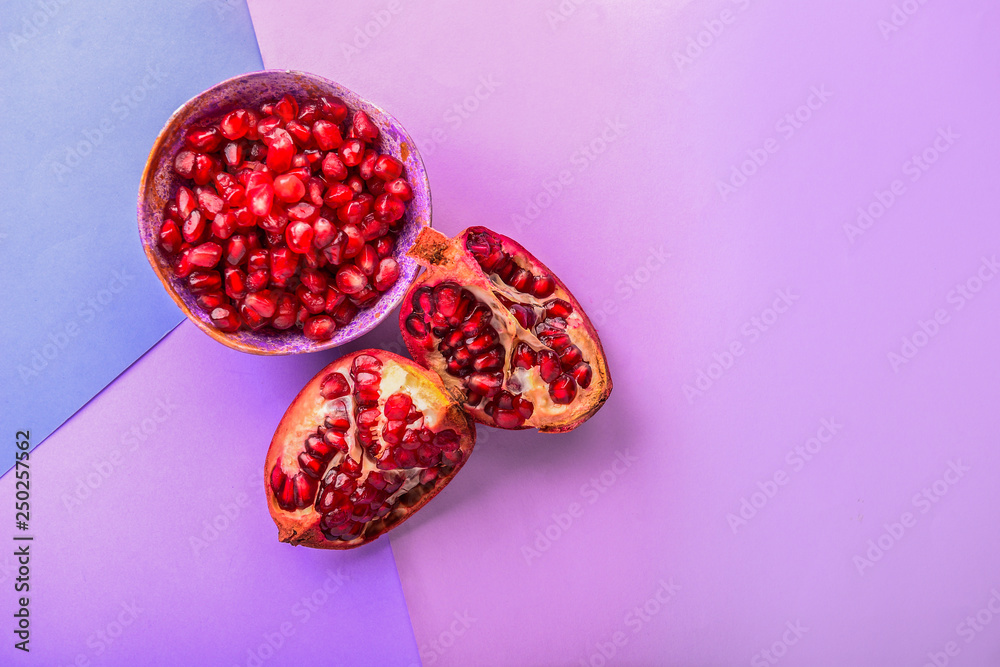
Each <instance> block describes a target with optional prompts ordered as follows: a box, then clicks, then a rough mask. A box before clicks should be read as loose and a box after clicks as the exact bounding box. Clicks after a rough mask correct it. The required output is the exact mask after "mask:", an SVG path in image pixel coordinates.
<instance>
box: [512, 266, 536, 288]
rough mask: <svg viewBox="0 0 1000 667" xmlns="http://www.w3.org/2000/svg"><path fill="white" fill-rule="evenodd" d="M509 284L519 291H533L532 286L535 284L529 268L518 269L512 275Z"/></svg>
mask: <svg viewBox="0 0 1000 667" xmlns="http://www.w3.org/2000/svg"><path fill="white" fill-rule="evenodd" d="M508 284H509V285H510V286H511V287H513V288H514V289H516V290H517V291H518V292H528V293H531V288H532V287H533V286H534V280H533V279H532V277H531V273H530V272H528V271H527V270H525V269H517V270H516V271H514V275H512V276H511V277H510V281H509V283H508Z"/></svg>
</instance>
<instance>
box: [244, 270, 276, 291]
mask: <svg viewBox="0 0 1000 667" xmlns="http://www.w3.org/2000/svg"><path fill="white" fill-rule="evenodd" d="M269 282H271V274H270V273H269V272H268V270H267V269H258V270H256V271H251V272H250V273H248V274H247V291H248V292H259V291H260V290H262V289H264V288H265V287H267V284H268V283H269Z"/></svg>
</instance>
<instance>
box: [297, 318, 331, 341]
mask: <svg viewBox="0 0 1000 667" xmlns="http://www.w3.org/2000/svg"><path fill="white" fill-rule="evenodd" d="M336 328H337V325H336V324H335V323H334V321H333V318H332V317H330V316H329V315H317V316H315V317H310V318H309V319H308V320H306V323H305V326H303V327H302V335H303V336H305V337H306V338H308V339H310V340H328V339H330V338H333V332H334V331H336Z"/></svg>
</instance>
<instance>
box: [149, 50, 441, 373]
mask: <svg viewBox="0 0 1000 667" xmlns="http://www.w3.org/2000/svg"><path fill="white" fill-rule="evenodd" d="M275 74H277V75H280V76H283V77H284V76H288V77H301V78H304V79H306V80H313V81H315V82H317V83H319V84H322V85H324V86H332V87H333V88H335V89H340V90H343V91H347V92H349V93H350V94H351V95H353V96H355V97H357V98H359V99H361V100H363V101H364V102H365V103H366V104H368V105H370V106H371V107H373V108H374V109H377V110H378V111H379V112H380V113H382V114H384V115H385V116H386V117H387V118H389V119H390V120H391V121H392V123H393V124H394V126H395V127H396V128H397V129H399V130H400V131H401V132H402V134H403V136H404V137H405V139H406V143H407V144H408V150H409V153H410V154H411V155H413V156H414V158H416V160H417V162H418V163H419V164H420V178H421V180H422V181H423V184H424V189H425V191H426V192H427V214H426V221H422V220H421V221H417V227H419V228H422V227H431V226H433V222H434V217H433V199H432V193H431V187H430V179H429V178H428V176H427V165H426V164H425V163H424V159H423V156H422V155H421V154H420V149H419V147H418V146H417V143H416V141H415V140H414V139H413V136H412V135H411V134H410V133H409V131H408V130H407V129H406V128H405V127H404V126H403V124H402V123H401V122H399V119H398V118H396V117H395V116H394V115H393V114H391V113H389V112H388V111H386V110H385V109H383V108H382V107H381V106H380V105H378V104H376V103H374V102H372V101H371V100H369V99H368V98H367V97H364V96H363V95H361V94H359V93H357V92H355V91H354V90H352V89H350V88H348V87H347V86H344V85H343V84H340V83H337V82H336V81H333V80H332V79H328V78H326V77H324V76H321V75H319V74H314V73H312V72H306V71H303V70H296V69H262V70H255V71H253V72H244V73H243V74H238V75H236V76H232V77H230V78H228V79H224V80H223V81H220V82H218V83H216V84H215V85H213V86H211V87H209V88H206V89H205V90H203V91H201V92H200V93H198V94H196V95H194V96H193V97H191V98H190V99H188V100H187V101H185V102H184V103H183V104H181V105H180V106H179V107H177V109H176V110H174V112H173V113H172V114H170V116H169V117H168V118H167V120H166V121H165V122H164V124H163V127H162V128H161V129H160V131H159V133H157V135H156V139H155V140H154V141H153V144H152V146H151V147H150V150H149V155H148V156H147V158H146V164H145V166H144V168H143V171H142V178H141V179H140V180H139V193H138V201H137V209H136V223H137V226H138V227H139V243H140V244H141V245H142V249H143V252H144V253H145V254H146V259H147V260H148V261H149V264H150V266H152V267H153V271H154V272H155V273H156V276H157V278H158V279H159V280H160V283H161V284H162V285H163V287H164V289H165V290H166V291H167V293H168V294H169V295H170V298H171V299H173V301H174V303H176V304H177V305H178V306H179V307H180V309H181V311H183V313H184V316H185V317H186V318H187V319H188V320H190V321H192V322H193V323H194V324H195V325H196V326H197V327H198V328H199V329H201V330H202V331H204V332H205V333H207V334H208V335H209V336H211V337H212V338H214V339H215V340H216V341H218V342H220V343H222V344H223V345H225V346H227V347H229V348H232V349H234V350H239V351H240V352H246V353H249V354H256V355H261V356H284V355H292V354H308V353H312V352H321V351H323V350H329V349H332V348H335V347H339V346H341V345H345V344H347V343H349V342H351V341H353V340H356V339H358V338H360V337H361V336H364V335H365V334H367V333H369V332H370V331H372V330H373V329H374V328H375V327H377V326H378V325H379V324H381V323H382V322H383V321H384V320H385V319H386V318H387V317H388V316H389V314H390V313H392V312H393V311H394V310H395V309H396V308H397V307H398V306H399V304H400V303H402V301H403V298H404V297H405V295H406V292H407V290H400V291H399V292H398V295H396V296H393V297H391V298H389V301H387V302H383V299H385V298H386V296H385V295H383V296H382V297H380V298H379V300H378V301H376V302H375V304H373V305H372V306H370V307H369V308H376V307H381V313H380V314H377V315H375V316H374V317H373V319H372V321H371V323H370V324H368V325H367V326H365V327H363V328H360V329H359V330H358V331H357V332H354V333H353V334H352V335H350V336H349V337H347V338H345V339H344V340H340V341H335V340H334V339H333V338H331V339H330V340H327V341H310V340H309V339H304V340H306V341H307V342H306V345H305V347H303V348H302V349H291V350H289V349H277V350H275V349H267V348H262V347H259V346H256V345H252V344H248V343H245V342H243V341H242V340H238V339H236V338H235V337H233V336H232V335H231V334H229V333H226V332H224V331H221V330H219V329H217V328H215V327H213V326H211V325H210V324H208V323H206V322H205V321H203V320H202V319H201V318H200V317H198V316H197V315H196V314H195V313H193V312H192V311H191V309H190V308H189V307H188V305H187V304H186V303H185V302H184V300H183V299H182V298H181V296H180V294H178V292H177V290H176V289H175V288H174V286H173V284H172V283H171V282H170V279H169V278H170V277H169V276H168V275H166V273H165V269H164V267H161V266H160V263H159V261H158V259H157V256H156V255H155V254H154V252H153V250H152V249H151V248H150V247H149V244H147V243H145V242H144V240H143V236H142V228H143V222H142V220H143V205H144V203H145V196H146V192H147V190H148V189H149V187H150V184H151V181H152V179H153V176H154V174H155V172H156V167H157V163H156V162H155V161H154V157H156V156H158V155H159V154H160V152H161V151H162V150H163V149H164V144H165V143H166V141H167V138H168V135H169V134H170V133H169V132H168V131H169V130H170V129H171V128H172V126H173V125H174V124H175V123H176V121H177V120H178V118H179V117H180V116H181V115H182V114H185V113H187V112H188V111H189V110H191V109H192V107H194V106H195V105H196V104H198V102H199V101H200V100H201V99H202V98H204V97H205V96H206V95H208V94H209V93H211V92H213V91H216V90H221V89H225V88H228V87H230V86H232V85H234V84H238V83H241V82H243V81H247V80H250V79H256V78H260V77H265V76H268V75H271V76H273V75H275ZM419 274H420V270H419V268H418V270H417V272H416V273H414V275H413V278H412V279H411V280H410V285H412V284H413V283H414V282H415V281H416V279H417V277H418V276H419ZM280 335H281V334H276V336H275V337H280Z"/></svg>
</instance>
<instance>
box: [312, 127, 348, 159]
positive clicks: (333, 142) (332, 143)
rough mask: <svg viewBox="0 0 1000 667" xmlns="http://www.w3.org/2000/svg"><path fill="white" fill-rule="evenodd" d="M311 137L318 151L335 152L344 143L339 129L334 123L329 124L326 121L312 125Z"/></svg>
mask: <svg viewBox="0 0 1000 667" xmlns="http://www.w3.org/2000/svg"><path fill="white" fill-rule="evenodd" d="M312 135H313V137H314V138H315V139H316V145H317V146H319V148H320V150H324V151H332V150H336V149H338V148H340V145H341V144H342V143H344V138H343V137H342V136H341V135H340V128H339V127H337V125H336V123H331V122H330V121H328V120H324V119H320V120H317V121H316V122H315V123H313V126H312Z"/></svg>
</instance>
